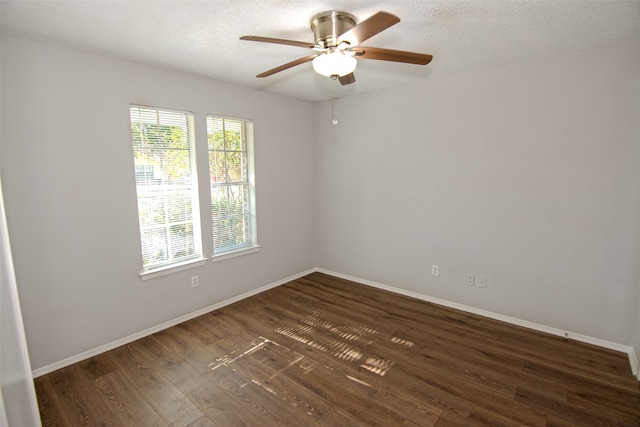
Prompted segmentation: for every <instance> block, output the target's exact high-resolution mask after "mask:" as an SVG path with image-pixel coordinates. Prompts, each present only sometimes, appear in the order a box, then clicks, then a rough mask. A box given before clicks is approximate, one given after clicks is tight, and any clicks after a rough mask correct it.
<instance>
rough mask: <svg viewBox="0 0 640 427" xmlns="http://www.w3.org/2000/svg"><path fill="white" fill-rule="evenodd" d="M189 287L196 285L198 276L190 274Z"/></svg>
mask: <svg viewBox="0 0 640 427" xmlns="http://www.w3.org/2000/svg"><path fill="white" fill-rule="evenodd" d="M191 287H192V288H197V287H198V276H191Z"/></svg>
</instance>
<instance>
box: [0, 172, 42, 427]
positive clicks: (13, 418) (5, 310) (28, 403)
mask: <svg viewBox="0 0 640 427" xmlns="http://www.w3.org/2000/svg"><path fill="white" fill-rule="evenodd" d="M40 425H41V424H40V414H39V412H38V402H37V400H36V392H35V387H34V384H33V377H32V376H31V364H30V362H29V354H28V350H27V343H26V337H25V333H24V326H23V322H22V314H21V310H20V300H19V298H18V292H17V286H16V279H15V275H14V270H13V263H12V257H11V247H10V245H9V235H8V232H7V223H6V218H5V209H4V202H3V197H2V186H1V185H0V426H21V427H36V426H40Z"/></svg>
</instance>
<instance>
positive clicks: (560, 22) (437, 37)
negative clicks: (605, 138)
mask: <svg viewBox="0 0 640 427" xmlns="http://www.w3.org/2000/svg"><path fill="white" fill-rule="evenodd" d="M1 7H2V9H1V14H2V33H4V34H12V35H16V36H20V37H26V38H30V39H36V40H43V41H48V42H53V43H59V44H63V45H67V46H73V47H78V48H82V49H87V50H91V51H96V52H100V53H104V54H108V55H113V56H117V57H122V58H128V59H131V60H135V61H139V62H143V63H148V64H153V65H157V66H161V67H166V68H171V69H176V70H182V71H186V72H188V73H193V74H197V75H201V76H206V77H211V78H214V79H217V80H222V81H227V82H231V83H235V84H239V85H242V86H247V87H252V88H256V89H259V90H265V91H269V92H274V93H279V94H283V95H287V96H291V97H296V98H300V99H304V100H309V101H319V100H325V99H329V98H331V97H332V96H333V97H340V96H345V95H351V94H356V93H362V92H366V91H371V90H376V89H381V88H385V87H391V86H398V85H404V84H409V83H414V82H419V81H423V80H429V79H435V78H438V77H441V76H446V75H451V74H455V73H462V72H465V71H469V70H473V69H483V68H489V67H495V66H500V65H503V64H508V63H513V62H521V61H527V60H531V59H537V60H541V61H543V60H544V58H545V57H546V56H549V55H554V54H557V53H562V52H571V51H579V50H584V49H589V48H592V47H596V46H600V45H606V44H612V43H617V42H622V41H629V40H638V39H640V1H586V0H578V1H564V0H538V1H516V0H512V1H484V0H475V1H456V0H446V1H424V0H417V1H416V0H414V1H408V0H404V1H393V0H384V1H375V0H336V1H324V0H313V1H306V0H210V1H189V0H182V1H141V0H138V1H105V0H102V1H101V0H84V1H78V0H75V1H51V0H47V1H24V0H22V1H7V0H2V3H1ZM326 10H343V11H346V12H349V13H352V14H354V15H355V16H356V17H357V18H358V20H359V21H361V20H364V19H366V18H367V17H369V16H371V15H372V14H374V13H375V12H378V11H380V10H384V11H387V12H391V13H393V14H395V15H397V16H398V17H399V18H400V19H401V21H400V23H398V24H396V25H394V26H392V27H391V28H389V29H387V30H386V31H384V32H382V33H380V34H378V35H376V36H374V37H372V38H371V39H369V40H368V41H366V42H365V43H364V45H366V46H375V47H384V48H389V49H398V50H408V51H413V52H421V53H429V54H432V55H433V56H434V59H433V61H432V62H431V63H430V64H429V65H426V66H419V65H409V64H398V63H391V62H385V61H372V60H359V61H358V68H357V69H356V72H355V75H356V79H357V81H356V83H354V84H351V85H348V86H341V85H340V84H339V83H338V82H337V81H332V80H331V79H329V78H328V77H322V76H320V75H318V74H316V73H314V72H313V69H312V66H311V63H306V64H303V65H300V66H297V67H294V68H291V69H289V70H286V71H283V72H281V73H279V74H276V75H274V76H271V77H266V78H262V79H258V78H256V77H255V75H256V74H258V73H260V72H263V71H266V70H268V69H271V68H273V67H276V66H278V65H281V64H284V63H286V62H289V61H292V60H294V59H297V58H300V57H303V56H307V55H310V54H312V53H313V51H309V50H306V49H303V48H298V47H293V46H283V45H275V44H266V43H257V42H248V41H240V40H239V37H240V36H243V35H260V36H267V37H275V38H286V39H291V40H298V41H309V42H313V41H314V40H313V35H312V33H311V30H310V28H309V20H310V18H311V17H312V16H314V15H316V14H318V13H320V12H323V11H326ZM594 61H597V58H594Z"/></svg>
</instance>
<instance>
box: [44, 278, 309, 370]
mask: <svg viewBox="0 0 640 427" xmlns="http://www.w3.org/2000/svg"><path fill="white" fill-rule="evenodd" d="M314 271H317V269H315V268H312V269H309V270H307V271H303V272H302V273H299V274H295V275H293V276H289V277H287V278H285V279H282V280H278V281H276V282H273V283H269V284H268V285H265V286H262V287H260V288H258V289H254V290H251V291H249V292H245V293H243V294H240V295H238V296H235V297H232V298H229V299H227V300H224V301H221V302H219V303H217V304H213V305H210V306H208V307H204V308H201V309H200V310H196V311H194V312H193V313H189V314H185V315H184V316H180V317H177V318H175V319H172V320H169V321H166V322H163V323H161V324H159V325H156V326H153V327H151V328H148V329H145V330H143V331H140V332H137V333H135V334H132V335H129V336H127V337H124V338H120V339H118V340H115V341H112V342H110V343H107V344H104V345H101V346H99V347H96V348H93V349H91V350H88V351H85V352H82V353H80V354H77V355H75V356H71V357H68V358H66V359H63V360H60V361H58V362H55V363H52V364H50V365H47V366H43V367H41V368H38V369H34V370H33V371H32V375H33V377H34V378H37V377H40V376H42V375H46V374H48V373H50V372H53V371H56V370H58V369H61V368H64V367H66V366H69V365H72V364H74V363H77V362H80V361H82V360H85V359H88V358H90V357H93V356H97V355H98V354H101V353H104V352H106V351H109V350H113V349H114V348H117V347H120V346H122V345H125V344H129V343H131V342H133V341H135V340H139V339H140V338H144V337H146V336H149V335H151V334H155V333H156V332H160V331H162V330H165V329H167V328H170V327H172V326H175V325H177V324H179V323H182V322H186V321H187V320H191V319H193V318H196V317H198V316H202V315H203V314H206V313H209V312H210V311H213V310H217V309H219V308H222V307H224V306H227V305H229V304H233V303H234V302H238V301H240V300H243V299H245V298H249V297H250V296H253V295H256V294H259V293H260V292H264V291H266V290H268V289H271V288H275V287H277V286H280V285H283V284H285V283H287V282H290V281H292V280H295V279H298V278H300V277H302V276H306V275H307V274H310V273H313V272H314Z"/></svg>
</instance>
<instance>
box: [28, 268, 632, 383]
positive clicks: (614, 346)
mask: <svg viewBox="0 0 640 427" xmlns="http://www.w3.org/2000/svg"><path fill="white" fill-rule="evenodd" d="M316 271H317V272H320V273H325V274H328V275H330V276H335V277H339V278H342V279H346V280H351V281H353V282H357V283H361V284H363V285H367V286H371V287H374V288H378V289H383V290H385V291H390V292H394V293H396V294H399V295H405V296H408V297H412V298H416V299H420V300H423V301H428V302H432V303H434V304H438V305H442V306H445V307H450V308H454V309H457V310H461V311H465V312H468V313H473V314H478V315H480V316H484V317H488V318H491V319H495V320H500V321H502V322H506V323H510V324H513V325H517V326H522V327H524V328H528V329H532V330H535V331H540V332H546V333H548V334H552V335H557V336H560V337H567V338H569V339H572V340H575V341H580V342H584V343H587V344H593V345H596V346H598V347H603V348H607V349H610V350H616V351H620V352H622V353H627V354H628V355H629V363H630V364H631V371H632V372H633V374H634V375H636V376H637V377H638V380H640V366H639V364H638V358H637V355H636V352H635V350H634V348H633V347H632V346H628V345H623V344H618V343H614V342H610V341H605V340H601V339H599V338H594V337H589V336H587V335H581V334H577V333H573V332H569V331H564V330H561V329H558V328H553V327H550V326H546V325H540V324H538V323H534V322H529V321H527V320H522V319H517V318H515V317H509V316H504V315H502V314H498V313H493V312H490V311H486V310H481V309H479V308H475V307H471V306H467V305H464V304H458V303H455V302H451V301H447V300H443V299H440V298H434V297H431V296H428V295H424V294H419V293H417V292H412V291H407V290H406V289H401V288H396V287H393V286H388V285H384V284H382V283H377V282H373V281H371V280H366V279H362V278H359V277H354V276H349V275H346V274H341V273H337V272H335V271H331V270H326V269H324V268H312V269H309V270H307V271H303V272H301V273H298V274H295V275H292V276H289V277H287V278H284V279H282V280H278V281H276V282H273V283H270V284H268V285H265V286H262V287H260V288H258V289H254V290H252V291H249V292H245V293H243V294H241V295H238V296H235V297H233V298H229V299H227V300H225V301H221V302H219V303H217V304H213V305H210V306H208V307H204V308H202V309H200V310H197V311H194V312H192V313H189V314H185V315H184V316H180V317H178V318H175V319H172V320H169V321H167V322H164V323H161V324H159V325H156V326H154V327H151V328H148V329H145V330H143V331H140V332H137V333H135V334H132V335H129V336H127V337H124V338H121V339H118V340H116V341H112V342H110V343H107V344H104V345H101V346H99V347H96V348H94V349H91V350H88V351H85V352H83V353H80V354H77V355H75V356H71V357H68V358H66V359H63V360H60V361H58V362H55V363H52V364H50V365H47V366H43V367H41V368H38V369H35V370H33V371H32V374H33V377H34V378H37V377H40V376H42V375H46V374H48V373H50V372H53V371H55V370H58V369H61V368H64V367H65V366H69V365H72V364H74V363H77V362H80V361H82V360H85V359H88V358H90V357H93V356H97V355H98V354H101V353H104V352H106V351H109V350H113V349H114V348H117V347H120V346H122V345H125V344H129V343H130V342H133V341H135V340H138V339H141V338H144V337H146V336H149V335H152V334H155V333H156V332H160V331H162V330H164V329H167V328H170V327H172V326H175V325H177V324H179V323H182V322H186V321H187V320H191V319H193V318H195V317H198V316H201V315H203V314H206V313H209V312H210V311H213V310H217V309H219V308H222V307H224V306H227V305H229V304H233V303H234V302H237V301H240V300H243V299H245V298H248V297H250V296H253V295H256V294H259V293H260V292H264V291H266V290H268V289H271V288H275V287H277V286H280V285H283V284H285V283H287V282H290V281H292V280H295V279H298V278H300V277H303V276H306V275H307V274H310V273H313V272H316Z"/></svg>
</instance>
